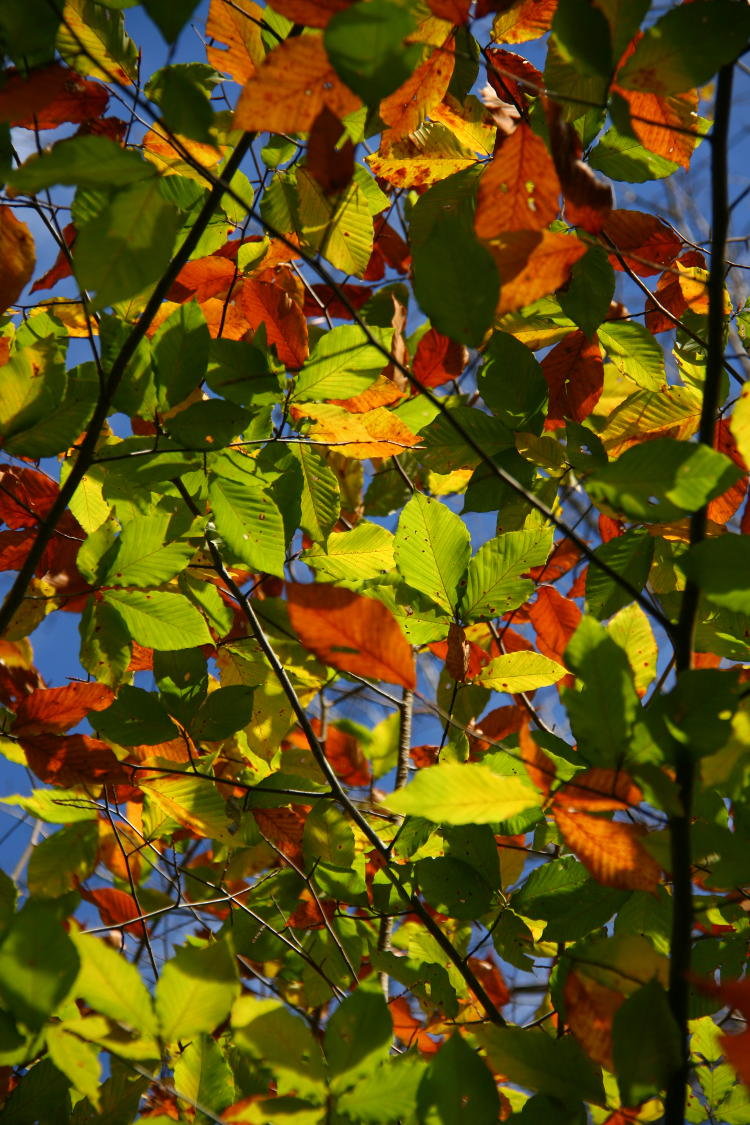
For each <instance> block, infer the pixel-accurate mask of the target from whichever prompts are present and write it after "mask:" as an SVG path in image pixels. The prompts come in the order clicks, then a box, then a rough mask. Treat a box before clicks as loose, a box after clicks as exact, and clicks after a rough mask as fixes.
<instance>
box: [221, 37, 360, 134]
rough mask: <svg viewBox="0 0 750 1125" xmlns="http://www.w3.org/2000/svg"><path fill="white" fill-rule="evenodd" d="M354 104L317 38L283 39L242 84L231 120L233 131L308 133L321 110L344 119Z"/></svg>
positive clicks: (356, 103) (356, 105)
mask: <svg viewBox="0 0 750 1125" xmlns="http://www.w3.org/2000/svg"><path fill="white" fill-rule="evenodd" d="M361 104H362V103H361V102H360V100H359V98H358V97H357V95H356V94H354V93H352V91H351V90H350V89H349V88H348V86H345V85H344V83H343V82H342V81H341V79H340V78H339V76H338V75H337V74H336V71H335V70H334V69H333V67H332V66H331V64H330V62H329V61H328V55H327V54H326V52H325V47H324V46H323V40H322V38H321V37H320V36H319V35H303V36H301V37H300V38H295V39H287V40H286V41H285V42H284V43H282V44H280V46H278V47H276V48H275V49H274V50H273V51H271V53H270V55H268V56H267V57H266V60H265V62H264V63H263V65H262V66H261V67H260V68H259V69H258V71H257V73H256V74H255V76H254V77H252V78H250V79H249V80H248V82H247V83H246V84H245V86H244V88H243V90H242V93H241V94H240V100H239V101H238V103H237V109H236V110H235V114H234V124H233V127H234V128H235V129H245V130H249V131H250V132H252V131H253V130H257V131H258V132H269V133H308V132H309V131H310V129H311V128H312V124H313V121H314V120H315V118H316V117H317V116H318V114H319V113H320V111H321V110H322V109H323V107H324V106H328V108H329V109H330V110H332V111H333V113H335V114H336V116H337V117H339V118H341V119H343V118H344V117H346V116H347V115H348V114H350V113H353V112H354V110H355V109H359V107H360V105H361Z"/></svg>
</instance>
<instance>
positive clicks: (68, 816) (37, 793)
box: [0, 789, 98, 897]
mask: <svg viewBox="0 0 750 1125" xmlns="http://www.w3.org/2000/svg"><path fill="white" fill-rule="evenodd" d="M0 802H2V804H4V805H16V806H18V808H21V809H23V810H24V812H28V813H31V815H32V816H33V817H34V819H36V820H44V821H45V822H46V823H47V824H77V823H78V822H79V821H82V820H95V819H96V817H97V815H98V814H97V808H96V803H95V802H94V801H93V800H90V799H89V798H88V797H85V796H83V795H82V794H81V793H79V792H78V791H77V790H76V789H33V790H32V791H31V794H30V796H28V797H24V796H22V795H21V794H20V793H14V794H13V796H11V797H0ZM0 882H2V876H0ZM0 897H2V896H1V895H0Z"/></svg>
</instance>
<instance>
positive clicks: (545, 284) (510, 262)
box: [489, 230, 586, 316]
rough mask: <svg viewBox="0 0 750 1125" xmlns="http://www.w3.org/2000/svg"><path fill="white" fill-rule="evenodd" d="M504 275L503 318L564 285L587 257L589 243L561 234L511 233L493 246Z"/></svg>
mask: <svg viewBox="0 0 750 1125" xmlns="http://www.w3.org/2000/svg"><path fill="white" fill-rule="evenodd" d="M489 250H490V253H491V254H492V257H493V259H494V262H495V265H496V267H497V272H498V274H499V275H500V303H499V304H498V306H497V312H498V315H499V316H502V315H503V313H507V312H513V311H515V310H516V309H520V308H522V307H523V306H524V305H530V304H531V303H532V301H536V300H537V299H538V298H539V297H544V296H546V295H547V294H548V293H553V292H554V291H555V290H556V289H559V288H560V286H561V285H564V284H565V283H566V282H567V281H568V279H569V277H570V272H571V269H572V267H573V266H574V265H575V263H576V262H577V261H578V259H579V258H582V257H583V255H584V254H585V253H586V245H585V243H583V242H581V241H579V240H578V239H577V238H574V237H572V236H571V235H568V234H560V233H559V232H557V231H547V230H545V231H541V232H539V231H528V230H522V231H510V232H509V233H507V234H504V235H503V237H502V238H500V239H497V240H495V241H493V242H491V243H490V244H489Z"/></svg>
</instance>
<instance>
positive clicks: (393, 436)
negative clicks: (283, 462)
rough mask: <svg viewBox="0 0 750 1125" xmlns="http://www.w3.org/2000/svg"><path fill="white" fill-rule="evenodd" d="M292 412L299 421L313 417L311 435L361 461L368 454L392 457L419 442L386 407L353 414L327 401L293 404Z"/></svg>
mask: <svg viewBox="0 0 750 1125" xmlns="http://www.w3.org/2000/svg"><path fill="white" fill-rule="evenodd" d="M289 413H290V415H291V417H292V419H293V420H294V421H295V422H297V421H299V420H300V419H303V418H309V419H310V422H311V425H310V428H309V430H308V431H307V436H308V437H311V438H313V439H314V440H315V441H318V442H321V443H322V444H325V445H330V446H331V447H332V448H333V449H336V450H338V451H339V452H340V453H342V454H343V455H344V456H345V457H355V458H357V459H359V460H361V461H364V460H366V459H367V458H368V457H392V456H393V454H394V453H395V454H399V453H401V452H403V450H405V449H410V448H411V446H413V445H418V444H419V438H418V437H417V435H416V434H414V433H412V431H411V430H410V429H409V427H408V426H406V425H405V424H404V423H403V422H402V421H401V420H400V418H399V417H398V416H397V415H396V414H394V413H392V412H391V411H389V410H386V409H385V407H382V406H378V407H376V408H375V409H374V410H368V411H367V412H366V413H364V414H350V413H349V411H348V410H344V409H343V407H341V406H333V405H332V404H329V403H323V404H321V405H315V406H292V407H291V409H290V411H289Z"/></svg>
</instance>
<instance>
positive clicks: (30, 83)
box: [0, 63, 109, 129]
mask: <svg viewBox="0 0 750 1125" xmlns="http://www.w3.org/2000/svg"><path fill="white" fill-rule="evenodd" d="M108 101H109V90H107V88H106V87H105V86H101V85H100V84H99V83H98V82H90V81H89V79H88V78H82V77H81V75H80V74H76V72H75V71H74V70H70V68H69V67H67V66H60V64H59V63H53V64H52V65H51V66H45V67H43V68H42V69H40V70H32V71H30V72H29V73H28V74H25V75H24V74H19V73H18V72H17V71H10V72H7V73H6V78H5V84H4V85H3V87H2V89H0V121H8V122H9V123H10V124H11V125H15V126H18V127H21V128H24V129H55V128H56V127H57V126H58V125H62V124H64V123H65V122H71V123H72V124H78V123H79V122H81V121H86V120H87V119H88V118H90V117H93V118H98V117H102V116H103V114H104V110H105V108H106V105H107V102H108Z"/></svg>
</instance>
